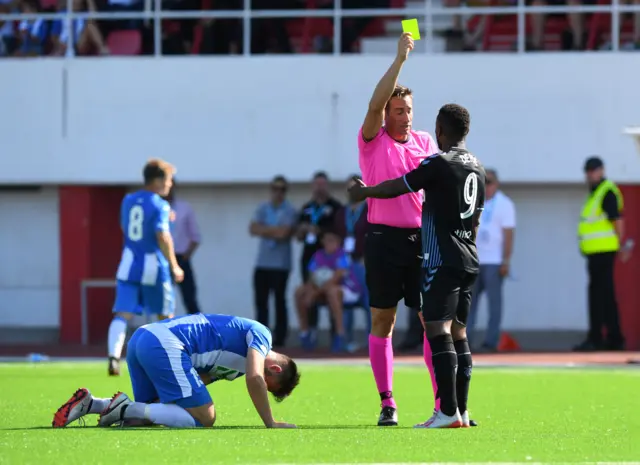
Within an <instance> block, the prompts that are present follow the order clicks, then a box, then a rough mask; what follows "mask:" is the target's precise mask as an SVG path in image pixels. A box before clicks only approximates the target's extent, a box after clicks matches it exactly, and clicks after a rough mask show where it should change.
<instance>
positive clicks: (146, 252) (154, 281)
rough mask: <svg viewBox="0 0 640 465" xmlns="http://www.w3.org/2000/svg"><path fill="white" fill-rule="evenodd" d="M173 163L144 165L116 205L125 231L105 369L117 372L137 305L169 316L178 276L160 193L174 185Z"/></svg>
mask: <svg viewBox="0 0 640 465" xmlns="http://www.w3.org/2000/svg"><path fill="white" fill-rule="evenodd" d="M174 174H175V168H174V167H173V166H172V165H170V164H169V163H167V162H165V161H163V160H157V159H154V160H149V161H148V162H147V164H146V165H145V167H144V170H143V177H144V187H143V188H142V189H140V190H139V191H136V192H133V193H131V194H128V195H127V196H125V198H124V199H123V200H122V205H121V207H120V227H121V228H122V233H123V235H124V247H123V249H122V258H121V259H120V265H119V266H118V271H117V273H116V279H117V284H116V298H115V303H114V305H113V313H114V317H113V320H112V321H111V324H110V326H109V334H108V344H109V374H110V375H115V376H117V375H119V374H120V357H121V355H122V348H123V346H124V340H125V336H126V332H127V323H128V321H129V320H131V318H132V317H133V316H134V315H135V314H137V313H140V312H141V311H144V312H147V313H150V314H152V315H157V316H158V319H160V320H162V319H165V318H171V317H172V316H173V314H174V312H175V298H174V292H173V285H172V282H171V276H172V275H173V277H174V278H175V281H176V282H180V281H182V278H183V277H184V273H183V272H182V269H180V267H179V266H178V262H177V260H176V256H175V251H174V248H173V239H172V238H171V233H170V230H169V223H170V213H171V207H170V206H169V203H168V202H167V201H166V200H163V199H162V197H164V196H166V195H167V194H168V193H169V190H170V189H171V186H172V185H173V175H174Z"/></svg>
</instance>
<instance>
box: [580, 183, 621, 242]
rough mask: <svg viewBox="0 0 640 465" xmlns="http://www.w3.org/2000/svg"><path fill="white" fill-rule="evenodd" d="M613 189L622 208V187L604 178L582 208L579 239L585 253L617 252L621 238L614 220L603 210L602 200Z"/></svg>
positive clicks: (619, 206) (619, 207)
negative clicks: (619, 187)
mask: <svg viewBox="0 0 640 465" xmlns="http://www.w3.org/2000/svg"><path fill="white" fill-rule="evenodd" d="M609 191H612V192H613V193H614V194H615V195H616V198H617V199H618V209H619V210H622V207H623V198H622V193H621V192H620V189H618V186H616V185H615V184H614V183H613V182H611V181H609V180H604V181H602V182H601V183H600V185H599V186H598V187H597V188H596V190H595V191H593V192H592V193H591V194H590V195H589V196H588V197H587V200H586V202H585V204H584V207H583V208H582V215H581V216H580V224H579V225H578V239H579V241H580V251H581V252H582V253H583V254H585V255H591V254H594V253H604V252H617V251H618V250H619V249H620V239H619V238H618V235H617V234H616V230H615V228H614V226H613V222H612V221H610V220H609V218H608V217H607V214H606V213H605V212H604V211H603V210H602V200H603V199H604V196H605V195H606V194H607V192H609Z"/></svg>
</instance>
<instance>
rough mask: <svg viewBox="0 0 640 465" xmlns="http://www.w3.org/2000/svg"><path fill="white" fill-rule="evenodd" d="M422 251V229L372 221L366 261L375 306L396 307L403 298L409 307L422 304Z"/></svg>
mask: <svg viewBox="0 0 640 465" xmlns="http://www.w3.org/2000/svg"><path fill="white" fill-rule="evenodd" d="M421 255H422V240H421V234H420V230H419V229H416V228H408V229H405V228H393V227H391V226H385V225H380V224H372V225H370V227H369V231H368V233H367V237H366V241H365V246H364V265H365V268H366V277H367V289H368V290H369V304H370V306H371V307H374V308H381V309H385V308H394V307H396V306H397V305H398V302H399V301H400V300H402V299H404V304H405V305H406V306H407V307H410V308H416V309H417V308H419V307H420V270H421V265H422V259H421Z"/></svg>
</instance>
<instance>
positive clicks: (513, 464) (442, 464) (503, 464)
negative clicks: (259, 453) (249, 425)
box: [277, 461, 640, 465]
mask: <svg viewBox="0 0 640 465" xmlns="http://www.w3.org/2000/svg"><path fill="white" fill-rule="evenodd" d="M359 463H361V464H362V465H560V464H564V463H567V464H568V463H571V464H576V463H580V464H583V465H638V464H640V462H532V461H527V462H379V463H374V462H371V463H367V462H359ZM277 465H299V464H293V463H280V464H277ZM311 465H347V462H344V463H317V464H311Z"/></svg>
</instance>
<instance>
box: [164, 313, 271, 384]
mask: <svg viewBox="0 0 640 465" xmlns="http://www.w3.org/2000/svg"><path fill="white" fill-rule="evenodd" d="M154 324H158V325H164V326H165V327H166V328H168V329H169V330H170V331H171V333H172V334H173V335H174V336H176V337H177V338H178V339H179V340H180V342H181V343H182V344H183V350H184V351H185V352H186V353H187V355H188V356H189V358H190V359H191V363H192V364H193V367H194V368H195V369H196V371H197V372H198V373H206V374H208V375H209V376H211V379H212V380H213V381H218V380H221V379H226V380H228V381H232V380H234V379H236V378H238V377H240V376H243V375H244V374H245V372H246V363H247V354H248V352H249V350H256V351H258V353H259V354H260V355H262V356H263V357H266V356H267V354H268V353H269V351H270V350H271V345H272V342H271V331H269V329H268V328H267V327H266V326H264V325H263V324H261V323H258V322H257V321H254V320H250V319H248V318H241V317H238V316H231V315H213V314H211V315H207V314H197V315H186V316H179V317H175V318H172V319H169V320H163V321H159V322H157V323H154ZM161 342H162V341H161Z"/></svg>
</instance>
